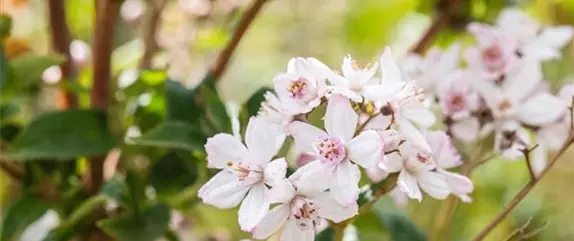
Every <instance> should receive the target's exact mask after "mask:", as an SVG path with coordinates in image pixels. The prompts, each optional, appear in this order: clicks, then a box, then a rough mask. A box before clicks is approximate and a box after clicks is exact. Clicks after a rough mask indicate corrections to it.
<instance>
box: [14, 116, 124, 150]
mask: <svg viewBox="0 0 574 241" xmlns="http://www.w3.org/2000/svg"><path fill="white" fill-rule="evenodd" d="M106 123H107V121H106V117H105V115H104V113H102V112H99V111H96V110H68V111H58V112H52V113H47V114H43V115H41V116H39V117H37V118H36V119H34V120H33V121H32V122H31V123H30V124H29V125H28V126H27V127H26V129H25V130H24V131H23V133H22V134H20V135H19V136H18V137H17V138H16V140H15V141H14V143H13V145H12V147H11V148H10V149H8V151H7V152H6V153H5V154H4V158H5V159H9V160H19V161H27V160H37V159H56V160H73V159H74V158H76V157H78V156H95V155H105V154H106V153H107V152H108V151H109V150H110V149H111V148H112V147H113V146H114V145H115V144H114V140H113V138H112V136H111V135H110V133H109V131H108V128H107V126H108V125H107V124H106Z"/></svg>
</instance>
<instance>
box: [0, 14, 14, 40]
mask: <svg viewBox="0 0 574 241" xmlns="http://www.w3.org/2000/svg"><path fill="white" fill-rule="evenodd" d="M11 30H12V18H11V17H10V16H6V15H0V39H4V38H5V37H7V36H10V31H11Z"/></svg>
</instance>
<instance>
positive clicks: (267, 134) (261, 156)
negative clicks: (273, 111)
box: [245, 117, 285, 165]
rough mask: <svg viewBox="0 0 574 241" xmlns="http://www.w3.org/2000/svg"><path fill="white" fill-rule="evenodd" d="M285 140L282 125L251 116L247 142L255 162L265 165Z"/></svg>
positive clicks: (246, 132)
mask: <svg viewBox="0 0 574 241" xmlns="http://www.w3.org/2000/svg"><path fill="white" fill-rule="evenodd" d="M283 141H285V134H284V133H283V130H282V128H281V126H280V125H278V124H276V123H272V122H269V121H266V120H265V119H263V118H259V117H251V118H250V119H249V123H248V124H247V130H246V131H245V144H247V148H248V149H249V152H250V153H251V156H252V158H253V160H252V161H253V163H256V164H259V165H265V164H267V162H269V161H270V160H271V158H273V156H275V154H277V152H278V151H279V148H281V146H282V145H283Z"/></svg>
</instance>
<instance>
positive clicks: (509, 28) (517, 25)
mask: <svg viewBox="0 0 574 241" xmlns="http://www.w3.org/2000/svg"><path fill="white" fill-rule="evenodd" d="M496 25H497V26H499V27H500V28H501V29H502V30H503V31H505V32H508V33H511V34H512V35H514V36H516V37H517V38H518V39H519V40H521V41H531V40H532V39H533V38H534V37H535V36H536V33H537V32H538V29H539V27H540V26H539V24H538V22H537V21H536V20H534V19H533V18H532V17H530V16H528V15H527V14H526V13H524V12H523V11H522V10H520V9H518V8H516V7H510V8H506V9H503V10H502V11H501V12H500V14H498V19H497V20H496Z"/></svg>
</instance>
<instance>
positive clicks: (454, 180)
mask: <svg viewBox="0 0 574 241" xmlns="http://www.w3.org/2000/svg"><path fill="white" fill-rule="evenodd" d="M439 173H440V174H442V175H444V177H445V178H446V182H447V184H448V186H449V187H450V188H451V190H452V192H453V193H454V194H456V195H463V194H468V193H471V192H472V191H473V190H474V185H473V184H472V181H471V180H470V179H469V178H468V177H466V176H463V175H460V174H458V173H454V172H449V171H445V170H440V169H439Z"/></svg>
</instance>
